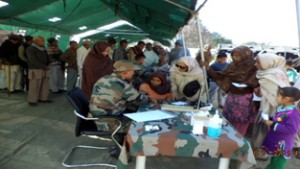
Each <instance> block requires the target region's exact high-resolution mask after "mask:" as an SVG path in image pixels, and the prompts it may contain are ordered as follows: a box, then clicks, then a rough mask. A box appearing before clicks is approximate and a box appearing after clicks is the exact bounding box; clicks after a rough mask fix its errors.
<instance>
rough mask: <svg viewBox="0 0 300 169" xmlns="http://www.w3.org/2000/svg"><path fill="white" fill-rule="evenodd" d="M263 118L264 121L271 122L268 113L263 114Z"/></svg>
mask: <svg viewBox="0 0 300 169" xmlns="http://www.w3.org/2000/svg"><path fill="white" fill-rule="evenodd" d="M261 117H262V118H263V119H264V120H269V115H268V114H267V113H262V114H261Z"/></svg>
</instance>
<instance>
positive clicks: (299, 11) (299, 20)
mask: <svg viewBox="0 0 300 169" xmlns="http://www.w3.org/2000/svg"><path fill="white" fill-rule="evenodd" d="M296 14H297V26H298V43H299V44H298V51H300V2H299V0H296Z"/></svg>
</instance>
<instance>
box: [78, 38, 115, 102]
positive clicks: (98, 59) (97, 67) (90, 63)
mask: <svg viewBox="0 0 300 169" xmlns="http://www.w3.org/2000/svg"><path fill="white" fill-rule="evenodd" d="M110 50H111V48H110V46H109V44H108V43H107V42H103V41H100V42H97V43H96V44H95V45H94V47H93V48H92V50H91V51H90V52H89V54H88V55H87V57H86V59H85V61H84V63H83V68H82V76H83V78H82V90H83V92H84V93H85V94H86V96H87V97H88V98H90V97H91V95H92V91H93V87H94V84H95V83H96V82H97V80H99V79H100V78H101V77H103V76H105V75H109V74H111V73H112V72H113V61H112V60H111V59H110V57H109V56H108V54H109V51H110Z"/></svg>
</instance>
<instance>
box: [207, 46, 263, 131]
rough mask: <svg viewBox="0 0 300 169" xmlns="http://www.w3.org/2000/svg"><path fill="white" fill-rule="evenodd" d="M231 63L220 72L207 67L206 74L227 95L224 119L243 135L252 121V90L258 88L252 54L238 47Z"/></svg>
mask: <svg viewBox="0 0 300 169" xmlns="http://www.w3.org/2000/svg"><path fill="white" fill-rule="evenodd" d="M231 57H232V59H233V62H231V63H230V64H229V65H228V67H227V68H226V69H225V70H223V71H221V72H215V71H213V70H212V69H209V67H208V73H209V74H210V75H211V76H212V77H213V78H214V79H215V80H216V82H217V84H218V86H219V87H220V88H221V89H223V90H224V91H225V92H226V93H227V94H228V95H227V99H226V102H225V105H224V109H223V115H224V116H225V118H226V119H227V120H228V121H229V122H230V123H231V124H232V125H233V126H234V127H235V128H236V129H237V130H238V131H239V132H240V133H241V134H242V135H245V134H246V131H247V129H248V126H249V124H250V120H251V119H254V117H253V116H254V112H253V106H252V98H253V94H252V93H253V90H254V88H256V87H258V85H259V84H258V80H257V78H256V71H257V69H256V67H255V66H254V58H253V52H252V51H251V49H250V48H248V47H246V46H238V47H236V48H234V49H233V50H232V52H231Z"/></svg>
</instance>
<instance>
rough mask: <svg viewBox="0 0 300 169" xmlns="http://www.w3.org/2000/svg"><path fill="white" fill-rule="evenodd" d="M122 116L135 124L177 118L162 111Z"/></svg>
mask: <svg viewBox="0 0 300 169" xmlns="http://www.w3.org/2000/svg"><path fill="white" fill-rule="evenodd" d="M124 115H125V116H127V117H128V118H130V119H132V120H134V121H136V122H145V121H154V120H162V119H169V118H174V117H177V115H176V114H173V113H171V112H167V111H162V110H153V111H144V112H138V113H128V114H124Z"/></svg>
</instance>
